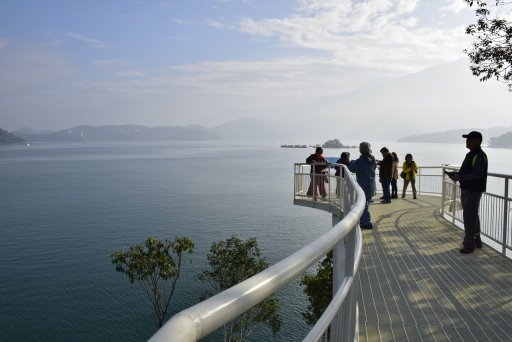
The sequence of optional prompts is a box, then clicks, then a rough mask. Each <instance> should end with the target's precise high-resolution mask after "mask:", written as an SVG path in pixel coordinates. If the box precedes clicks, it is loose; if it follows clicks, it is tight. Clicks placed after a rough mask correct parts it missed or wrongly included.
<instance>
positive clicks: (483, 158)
mask: <svg viewBox="0 0 512 342" xmlns="http://www.w3.org/2000/svg"><path fill="white" fill-rule="evenodd" d="M462 137H463V138H466V147H467V148H468V149H469V152H468V153H467V154H466V157H465V158H464V161H463V162H462V166H461V167H460V169H459V171H458V172H455V173H448V177H450V179H451V180H453V181H454V182H457V181H458V182H460V202H461V204H462V211H463V212H462V216H463V219H464V241H463V242H462V245H463V247H462V248H461V249H460V252H461V253H472V252H473V251H474V250H475V247H476V248H481V247H482V240H481V239H480V216H479V214H478V210H479V208H480V199H481V198H482V193H484V192H485V190H486V187H487V169H488V160H487V155H486V154H485V152H484V151H482V147H481V144H482V133H480V132H476V131H473V132H470V133H469V134H464V135H463V136H462Z"/></svg>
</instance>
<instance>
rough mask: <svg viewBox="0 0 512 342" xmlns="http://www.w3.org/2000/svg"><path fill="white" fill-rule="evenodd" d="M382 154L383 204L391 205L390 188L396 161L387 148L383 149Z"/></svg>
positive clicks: (380, 177) (381, 180)
mask: <svg viewBox="0 0 512 342" xmlns="http://www.w3.org/2000/svg"><path fill="white" fill-rule="evenodd" d="M380 153H382V160H381V161H380V162H379V181H380V183H381V184H382V192H383V194H384V196H383V197H382V201H381V203H391V192H390V191H389V186H390V185H391V178H392V177H393V163H394V162H395V161H394V160H393V156H392V155H391V153H389V150H388V149H387V148H386V147H383V148H381V149H380Z"/></svg>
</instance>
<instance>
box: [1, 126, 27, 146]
mask: <svg viewBox="0 0 512 342" xmlns="http://www.w3.org/2000/svg"><path fill="white" fill-rule="evenodd" d="M24 142H25V140H23V139H22V138H20V137H18V136H16V135H15V134H13V133H9V132H7V131H6V130H4V129H1V128H0V144H19V143H24Z"/></svg>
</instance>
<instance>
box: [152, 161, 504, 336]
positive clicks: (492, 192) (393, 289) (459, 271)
mask: <svg viewBox="0 0 512 342" xmlns="http://www.w3.org/2000/svg"><path fill="white" fill-rule="evenodd" d="M294 168H295V170H294V189H293V192H294V197H293V201H294V204H296V205H301V206H305V207H310V208H314V209H319V210H324V211H327V212H330V213H331V214H332V225H333V228H332V229H330V230H329V231H327V232H326V233H325V234H323V235H322V236H321V237H319V238H317V239H316V240H314V241H312V242H310V243H309V244H307V245H305V246H304V247H303V248H301V249H300V250H298V251H296V252H295V253H293V254H292V255H290V256H288V257H286V258H285V259H283V260H281V261H280V262H278V263H276V264H274V265H272V266H270V267H269V268H268V269H266V270H264V271H262V272H260V273H258V274H256V275H254V276H253V277H251V278H249V279H247V280H245V281H243V282H241V283H239V284H238V285H235V286H234V287H232V288H229V289H228V290H225V291H224V292H221V293H219V294H217V295H215V296H213V297H211V298H209V299H207V300H205V301H203V302H201V303H198V304H196V305H194V306H192V307H190V308H188V309H185V310H183V311H182V312H180V313H178V314H176V315H175V316H173V317H172V318H171V319H170V320H169V321H168V322H167V323H166V324H165V325H164V326H163V327H162V328H161V329H160V330H158V331H157V332H156V333H155V335H153V337H152V338H151V341H156V342H160V341H166V342H167V341H177V342H187V341H198V340H200V339H201V338H203V337H205V336H207V335H208V334H210V333H211V332H213V331H215V330H216V329H218V328H220V327H222V326H223V325H224V324H226V323H228V322H229V321H231V320H232V319H234V318H236V317H237V316H239V315H241V314H243V313H244V312H246V311H247V310H249V309H250V308H251V307H253V306H255V305H257V304H258V303H260V302H261V301H263V300H264V299H265V298H267V297H269V296H270V295H272V294H273V293H275V292H276V291H278V290H279V289H281V288H282V287H283V286H286V285H287V284H289V283H290V282H291V281H293V280H294V279H297V278H298V277H300V276H301V275H302V274H304V272H305V271H307V270H308V269H309V268H310V267H312V266H314V264H315V263H316V262H318V261H320V260H322V259H323V258H324V256H325V255H326V254H327V253H329V252H330V251H333V298H332V300H331V302H330V303H329V305H328V307H327V308H326V309H325V311H324V312H323V314H322V316H321V317H320V319H319V320H318V322H317V323H316V324H315V326H313V327H312V329H311V330H310V331H309V333H308V334H307V336H305V337H304V341H308V342H309V341H320V340H321V341H336V342H338V341H356V340H360V341H386V342H387V341H464V342H466V341H510V340H512V260H511V259H510V256H512V220H511V212H512V206H511V205H512V198H511V197H510V195H509V184H510V180H511V179H512V176H510V175H501V174H494V173H489V174H488V191H487V192H486V193H484V194H483V195H482V200H481V204H480V222H481V234H482V241H483V242H484V246H483V248H481V249H477V250H476V251H475V252H474V253H471V254H460V253H459V248H460V247H461V242H462V238H463V234H464V232H463V230H462V229H461V227H462V226H463V216H462V211H461V208H460V189H459V187H458V185H457V184H455V183H453V182H452V181H451V180H449V179H447V178H446V176H445V175H444V171H445V170H446V169H449V170H453V168H450V167H447V166H444V167H421V168H420V169H419V173H418V175H417V178H416V186H417V189H418V199H417V200H414V199H411V198H410V197H409V198H405V199H394V200H392V203H390V204H380V203H379V201H378V200H376V201H375V203H374V204H372V205H370V212H371V214H372V218H373V219H372V221H373V223H374V229H372V230H363V231H362V230H361V229H360V227H359V219H360V217H361V215H362V212H363V210H364V207H365V203H366V200H365V196H364V192H363V191H362V189H361V188H360V187H359V185H358V184H357V183H356V181H355V179H354V177H353V175H352V174H351V173H350V172H349V170H348V169H347V168H346V167H345V166H342V165H338V164H326V168H327V171H328V172H326V173H322V174H315V171H314V170H311V169H310V165H307V164H295V166H294ZM335 168H342V169H343V170H344V173H345V177H338V176H335V173H334V172H333V171H334V169H335ZM313 169H314V168H313ZM401 186H402V182H401V180H399V184H398V188H399V189H401ZM317 190H318V191H317ZM409 196H410V195H409ZM315 197H316V198H315ZM378 197H379V196H377V198H378Z"/></svg>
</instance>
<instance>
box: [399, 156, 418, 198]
mask: <svg viewBox="0 0 512 342" xmlns="http://www.w3.org/2000/svg"><path fill="white" fill-rule="evenodd" d="M417 173H418V165H417V164H416V162H415V161H414V160H413V158H412V154H410V153H407V154H406V155H405V161H404V164H403V165H402V174H403V175H404V189H403V190H402V198H405V193H406V192H407V187H408V186H409V183H411V187H412V198H414V199H417V197H416V174H417Z"/></svg>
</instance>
